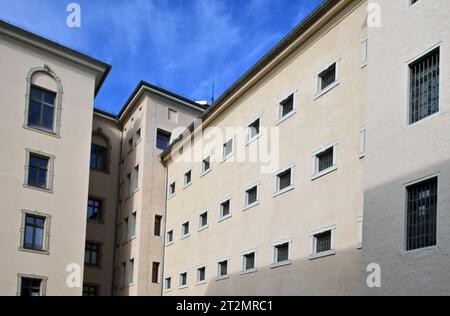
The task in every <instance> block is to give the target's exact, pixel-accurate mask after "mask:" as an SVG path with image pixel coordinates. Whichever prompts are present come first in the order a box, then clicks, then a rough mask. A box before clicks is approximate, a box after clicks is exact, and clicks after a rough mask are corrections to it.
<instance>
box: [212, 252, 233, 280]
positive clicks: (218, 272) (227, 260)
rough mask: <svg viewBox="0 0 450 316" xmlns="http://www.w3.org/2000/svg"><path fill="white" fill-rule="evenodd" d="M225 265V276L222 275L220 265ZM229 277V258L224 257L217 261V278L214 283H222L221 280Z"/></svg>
mask: <svg viewBox="0 0 450 316" xmlns="http://www.w3.org/2000/svg"><path fill="white" fill-rule="evenodd" d="M225 262H226V263H227V274H222V269H221V267H222V266H221V264H222V263H225ZM230 277H231V274H230V258H229V257H224V258H221V259H219V260H218V261H217V277H216V281H222V280H227V279H229V278H230Z"/></svg>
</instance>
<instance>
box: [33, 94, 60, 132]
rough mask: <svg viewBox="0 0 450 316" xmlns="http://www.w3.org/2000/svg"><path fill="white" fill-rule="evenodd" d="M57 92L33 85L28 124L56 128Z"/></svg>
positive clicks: (50, 128) (43, 127)
mask: <svg viewBox="0 0 450 316" xmlns="http://www.w3.org/2000/svg"><path fill="white" fill-rule="evenodd" d="M55 99H56V93H54V92H51V91H47V90H44V89H41V88H38V87H36V86H33V87H31V91H30V103H29V109H28V125H29V126H32V127H38V128H42V129H45V130H53V129H54V116H55Z"/></svg>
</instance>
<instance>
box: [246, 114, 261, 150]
mask: <svg viewBox="0 0 450 316" xmlns="http://www.w3.org/2000/svg"><path fill="white" fill-rule="evenodd" d="M258 120H259V132H258V134H257V135H255V136H253V137H251V128H250V125H252V124H254V123H256V121H258ZM261 121H262V114H258V115H257V116H255V117H254V118H253V119H252V120H251V121H250V122H249V123H248V124H247V128H246V129H245V146H248V145H250V144H251V143H253V142H254V141H256V140H257V139H259V138H260V137H261V135H262V134H261Z"/></svg>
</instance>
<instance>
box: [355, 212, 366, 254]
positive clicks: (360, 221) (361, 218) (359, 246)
mask: <svg viewBox="0 0 450 316" xmlns="http://www.w3.org/2000/svg"><path fill="white" fill-rule="evenodd" d="M357 227H358V243H357V244H356V248H357V249H363V231H364V216H362V215H361V216H359V217H358V220H357Z"/></svg>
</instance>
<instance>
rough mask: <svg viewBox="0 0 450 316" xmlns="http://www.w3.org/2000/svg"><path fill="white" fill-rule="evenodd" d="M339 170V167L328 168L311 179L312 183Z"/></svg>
mask: <svg viewBox="0 0 450 316" xmlns="http://www.w3.org/2000/svg"><path fill="white" fill-rule="evenodd" d="M337 169H338V168H337V166H334V167H331V168H328V169H327V170H324V171H322V172H320V173H317V174H315V175H314V176H313V177H312V178H311V181H314V180H317V179H319V178H322V177H323V176H326V175H327V174H329V173H332V172H334V171H336V170H337Z"/></svg>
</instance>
